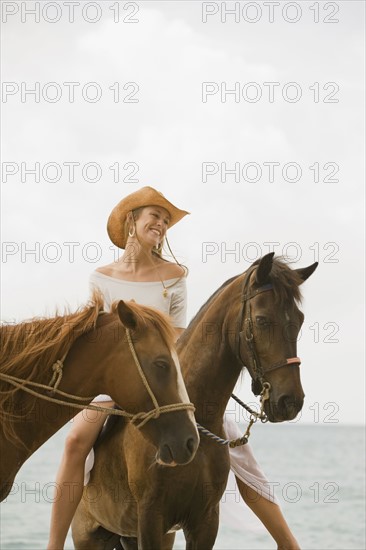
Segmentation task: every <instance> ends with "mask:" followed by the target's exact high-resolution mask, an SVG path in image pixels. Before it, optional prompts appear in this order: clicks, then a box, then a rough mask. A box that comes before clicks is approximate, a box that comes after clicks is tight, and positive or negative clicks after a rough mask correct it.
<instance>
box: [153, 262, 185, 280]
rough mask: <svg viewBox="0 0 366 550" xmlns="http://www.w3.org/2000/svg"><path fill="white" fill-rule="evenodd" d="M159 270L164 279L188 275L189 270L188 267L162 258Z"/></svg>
mask: <svg viewBox="0 0 366 550" xmlns="http://www.w3.org/2000/svg"><path fill="white" fill-rule="evenodd" d="M159 271H160V275H161V276H162V277H163V279H175V278H177V277H186V276H187V272H188V270H187V268H186V267H184V266H182V265H178V264H176V263H173V262H166V261H164V260H162V262H161V263H159Z"/></svg>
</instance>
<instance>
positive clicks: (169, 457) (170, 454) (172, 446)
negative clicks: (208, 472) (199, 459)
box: [156, 437, 199, 466]
mask: <svg viewBox="0 0 366 550" xmlns="http://www.w3.org/2000/svg"><path fill="white" fill-rule="evenodd" d="M198 444H199V439H195V438H193V437H188V438H187V439H186V441H185V442H184V443H182V444H179V443H177V442H170V443H164V444H162V445H161V446H160V447H159V449H158V452H157V455H156V462H157V463H158V464H161V465H162V466H178V465H180V466H183V465H184V464H188V463H189V462H190V461H191V460H192V459H193V458H194V456H195V454H196V451H197V448H198Z"/></svg>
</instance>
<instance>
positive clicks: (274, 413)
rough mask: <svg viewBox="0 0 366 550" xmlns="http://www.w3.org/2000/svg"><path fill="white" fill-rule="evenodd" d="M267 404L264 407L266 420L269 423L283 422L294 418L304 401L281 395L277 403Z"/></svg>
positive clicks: (270, 402)
mask: <svg viewBox="0 0 366 550" xmlns="http://www.w3.org/2000/svg"><path fill="white" fill-rule="evenodd" d="M267 403H268V402H267ZM267 403H266V405H265V413H266V415H267V417H268V420H269V421H270V422H284V421H286V420H287V421H289V420H293V419H294V418H296V416H297V415H298V413H299V412H300V411H301V409H302V406H303V404H304V400H303V399H294V398H293V397H290V396H288V395H283V396H281V397H280V398H279V399H278V401H275V402H273V401H271V400H270V401H269V403H268V404H267Z"/></svg>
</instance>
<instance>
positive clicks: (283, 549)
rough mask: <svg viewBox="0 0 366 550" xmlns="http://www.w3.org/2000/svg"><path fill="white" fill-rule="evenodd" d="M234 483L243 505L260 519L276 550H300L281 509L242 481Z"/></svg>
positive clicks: (237, 480)
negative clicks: (275, 545) (273, 541)
mask: <svg viewBox="0 0 366 550" xmlns="http://www.w3.org/2000/svg"><path fill="white" fill-rule="evenodd" d="M236 482H237V484H238V488H239V492H240V494H241V496H242V497H243V499H244V501H245V503H246V504H247V505H248V506H249V508H250V509H251V510H252V511H253V512H254V513H255V515H256V516H257V517H258V518H259V519H260V521H261V522H262V523H263V525H264V527H265V528H266V529H267V531H268V532H269V533H270V535H271V536H272V537H273V538H274V540H275V541H276V543H277V546H278V550H300V546H299V545H298V543H297V540H296V539H295V537H294V536H293V534H292V533H291V531H290V528H289V526H288V525H287V523H286V520H285V518H284V516H283V514H282V511H281V508H280V507H279V506H278V505H277V504H275V503H274V502H271V501H270V500H268V499H266V498H264V497H262V496H261V495H260V494H259V493H257V492H256V491H254V489H252V488H251V487H249V485H246V484H245V483H243V481H241V479H239V478H237V477H236Z"/></svg>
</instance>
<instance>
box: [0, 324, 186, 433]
mask: <svg viewBox="0 0 366 550" xmlns="http://www.w3.org/2000/svg"><path fill="white" fill-rule="evenodd" d="M126 334H127V341H128V345H129V348H130V350H131V353H132V357H133V359H134V362H135V365H136V367H137V370H138V373H139V374H140V377H141V380H142V383H143V385H144V387H145V388H146V390H147V392H148V394H149V395H150V397H151V400H152V402H153V405H154V408H153V409H151V410H150V411H148V412H138V413H135V414H132V413H129V412H127V411H124V410H122V409H110V408H107V407H101V406H99V405H91V404H87V403H84V404H79V403H71V402H70V401H65V400H64V399H57V398H56V397H53V395H54V394H58V395H60V396H62V397H65V398H67V399H72V400H74V401H85V402H89V403H90V402H91V401H92V400H93V399H94V397H95V396H91V397H79V396H78V395H73V394H71V393H66V392H64V391H61V390H59V389H58V386H59V384H60V382H61V379H62V374H63V363H64V361H65V359H66V356H67V353H66V354H65V355H64V356H63V358H62V359H59V360H57V361H56V362H55V363H54V364H53V365H52V370H53V375H52V378H51V381H50V383H49V384H48V385H47V384H40V383H39V382H33V381H32V380H24V379H22V378H17V377H16V376H13V375H10V374H5V373H0V380H4V381H5V382H7V383H9V384H11V385H13V386H15V387H16V388H18V389H21V390H23V391H25V392H26V393H29V394H30V395H33V396H34V397H39V398H40V399H43V400H44V401H49V402H51V403H55V404H58V405H67V406H69V407H71V408H74V409H81V410H84V409H88V410H91V411H99V412H102V413H106V414H108V415H111V414H112V415H115V416H124V417H125V418H128V419H129V421H130V422H131V423H132V424H134V425H135V426H136V428H142V426H144V425H145V424H146V422H148V421H149V420H151V419H152V418H159V416H160V415H161V414H164V413H168V412H173V411H181V410H191V411H192V412H194V411H195V407H194V405H193V403H172V404H170V405H163V406H159V403H158V401H157V399H156V397H155V395H154V393H153V391H152V389H151V388H150V386H149V383H148V381H147V379H146V376H145V374H144V372H143V370H142V367H141V364H140V361H139V359H138V357H137V354H136V350H135V348H134V345H133V342H132V339H131V335H130V331H129V329H127V328H126ZM27 386H33V387H35V388H39V389H42V390H46V391H47V392H49V394H50V395H45V394H43V393H40V392H39V391H35V390H32V389H31V388H28V387H27Z"/></svg>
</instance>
